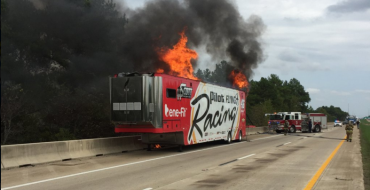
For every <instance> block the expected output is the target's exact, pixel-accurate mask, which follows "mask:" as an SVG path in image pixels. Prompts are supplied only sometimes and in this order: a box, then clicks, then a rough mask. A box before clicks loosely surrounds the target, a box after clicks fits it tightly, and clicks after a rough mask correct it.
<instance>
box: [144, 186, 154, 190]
mask: <svg viewBox="0 0 370 190" xmlns="http://www.w3.org/2000/svg"><path fill="white" fill-rule="evenodd" d="M152 189H153V188H151V187H149V188H146V189H143V190H152Z"/></svg>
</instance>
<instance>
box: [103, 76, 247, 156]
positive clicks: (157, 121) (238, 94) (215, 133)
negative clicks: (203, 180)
mask: <svg viewBox="0 0 370 190" xmlns="http://www.w3.org/2000/svg"><path fill="white" fill-rule="evenodd" d="M109 80H110V103H111V119H112V121H113V122H114V123H115V132H116V133H136V134H137V133H140V134H141V135H142V142H143V143H146V144H148V150H150V147H151V144H172V145H179V150H180V151H181V150H182V146H183V145H192V144H197V143H204V142H209V141H215V140H225V141H226V142H227V143H231V141H233V140H238V141H241V140H242V137H244V136H245V135H246V118H245V117H246V113H245V98H246V97H245V93H244V92H243V91H240V90H236V89H232V88H226V87H221V86H217V85H213V84H207V83H203V82H200V81H197V80H191V79H186V78H181V77H175V76H170V75H166V74H161V73H152V74H138V73H131V74H124V73H120V74H117V75H115V77H113V78H110V79H109Z"/></svg>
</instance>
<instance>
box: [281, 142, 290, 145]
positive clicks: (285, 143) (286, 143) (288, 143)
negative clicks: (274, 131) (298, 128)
mask: <svg viewBox="0 0 370 190" xmlns="http://www.w3.org/2000/svg"><path fill="white" fill-rule="evenodd" d="M290 143H291V142H287V143H284V144H283V145H287V144H290Z"/></svg>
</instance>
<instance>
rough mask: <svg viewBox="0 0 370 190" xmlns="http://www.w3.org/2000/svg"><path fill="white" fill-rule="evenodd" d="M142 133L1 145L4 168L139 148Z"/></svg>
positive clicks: (142, 146) (2, 165)
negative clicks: (128, 135) (125, 135)
mask: <svg viewBox="0 0 370 190" xmlns="http://www.w3.org/2000/svg"><path fill="white" fill-rule="evenodd" d="M144 147H146V146H145V145H144V144H142V143H141V137H140V136H130V137H113V138H99V139H85V140H72V141H58V142H45V143H30V144H18V145H5V146H1V168H2V169H4V168H11V167H20V166H25V165H35V164H42V163H48V162H55V161H63V160H69V159H75V158H83V157H91V156H99V155H106V154H114V153H121V152H125V151H133V150H139V149H143V148H144Z"/></svg>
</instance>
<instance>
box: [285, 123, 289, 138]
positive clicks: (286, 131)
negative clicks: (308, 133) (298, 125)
mask: <svg viewBox="0 0 370 190" xmlns="http://www.w3.org/2000/svg"><path fill="white" fill-rule="evenodd" d="M288 128H289V122H288V119H285V123H284V135H286V134H287V133H288Z"/></svg>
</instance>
